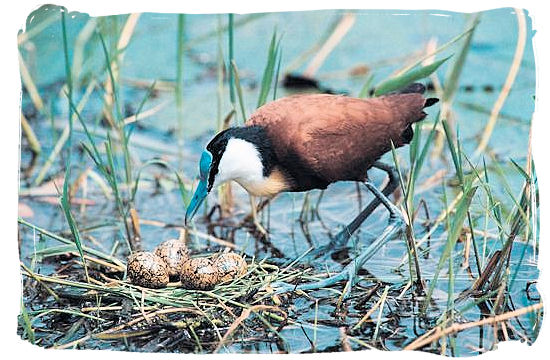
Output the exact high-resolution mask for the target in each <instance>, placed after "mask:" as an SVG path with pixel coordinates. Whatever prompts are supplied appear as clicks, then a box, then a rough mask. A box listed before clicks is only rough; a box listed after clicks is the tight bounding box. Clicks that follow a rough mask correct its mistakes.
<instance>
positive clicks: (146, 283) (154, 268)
mask: <svg viewBox="0 0 550 360" xmlns="http://www.w3.org/2000/svg"><path fill="white" fill-rule="evenodd" d="M126 273H127V276H128V279H129V280H130V282H132V284H134V285H139V286H143V287H147V288H152V289H158V288H163V287H165V286H166V285H167V284H168V281H169V276H168V267H167V266H166V263H165V262H164V260H162V258H161V257H160V256H158V255H155V254H153V253H150V252H144V251H139V252H135V253H133V254H132V255H130V256H129V257H128V266H127V270H126Z"/></svg>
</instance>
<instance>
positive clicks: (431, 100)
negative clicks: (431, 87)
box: [424, 98, 439, 108]
mask: <svg viewBox="0 0 550 360" xmlns="http://www.w3.org/2000/svg"><path fill="white" fill-rule="evenodd" d="M437 102H439V99H438V98H428V99H426V102H425V103H424V107H425V108H427V107H430V106H432V105H433V104H435V103H437Z"/></svg>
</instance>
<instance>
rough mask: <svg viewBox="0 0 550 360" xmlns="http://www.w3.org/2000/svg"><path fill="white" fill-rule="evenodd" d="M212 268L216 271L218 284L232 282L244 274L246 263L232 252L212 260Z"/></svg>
mask: <svg viewBox="0 0 550 360" xmlns="http://www.w3.org/2000/svg"><path fill="white" fill-rule="evenodd" d="M214 267H215V268H216V269H217V271H218V273H219V276H220V282H225V281H230V280H233V279H234V278H235V277H238V276H242V275H244V274H246V270H247V265H246V261H244V259H243V258H242V256H240V255H239V254H236V253H234V252H228V253H223V254H221V255H218V256H217V257H216V258H215V259H214Z"/></svg>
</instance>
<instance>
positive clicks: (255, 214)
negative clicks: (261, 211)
mask: <svg viewBox="0 0 550 360" xmlns="http://www.w3.org/2000/svg"><path fill="white" fill-rule="evenodd" d="M250 209H251V213H252V221H253V223H254V226H255V227H256V230H258V231H259V232H260V233H261V234H262V235H263V236H264V237H267V230H266V229H264V227H263V226H262V224H260V221H259V219H258V211H257V207H256V197H255V196H253V195H250Z"/></svg>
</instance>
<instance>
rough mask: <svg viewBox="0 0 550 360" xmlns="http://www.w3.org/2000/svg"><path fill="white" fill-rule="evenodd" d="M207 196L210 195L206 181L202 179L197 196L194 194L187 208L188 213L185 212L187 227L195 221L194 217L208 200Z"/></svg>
mask: <svg viewBox="0 0 550 360" xmlns="http://www.w3.org/2000/svg"><path fill="white" fill-rule="evenodd" d="M206 195H208V191H207V184H206V180H202V179H201V180H200V181H199V185H198V186H197V189H196V190H195V194H193V198H192V199H191V202H190V203H189V206H188V207H187V211H186V212H185V226H187V223H188V222H189V221H191V219H193V216H195V213H196V212H197V210H198V209H199V207H200V206H201V204H202V202H203V201H204V199H205V198H206Z"/></svg>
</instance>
